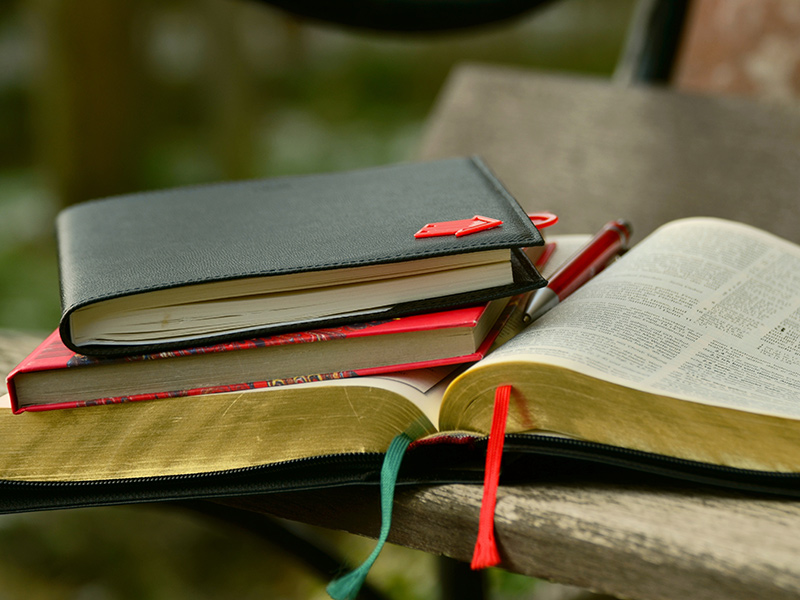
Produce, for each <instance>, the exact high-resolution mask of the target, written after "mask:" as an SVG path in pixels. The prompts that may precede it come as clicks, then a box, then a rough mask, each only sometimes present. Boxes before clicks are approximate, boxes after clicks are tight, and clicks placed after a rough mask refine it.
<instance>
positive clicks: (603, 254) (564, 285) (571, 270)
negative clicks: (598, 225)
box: [522, 220, 633, 323]
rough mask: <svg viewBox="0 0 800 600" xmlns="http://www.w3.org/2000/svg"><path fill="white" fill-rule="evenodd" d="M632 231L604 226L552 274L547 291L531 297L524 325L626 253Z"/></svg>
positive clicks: (625, 226) (626, 227)
mask: <svg viewBox="0 0 800 600" xmlns="http://www.w3.org/2000/svg"><path fill="white" fill-rule="evenodd" d="M632 231H633V229H632V228H631V225H630V223H628V222H627V221H623V220H618V221H611V222H609V223H606V224H605V226H604V227H603V229H601V230H600V232H599V233H598V234H597V235H596V236H594V237H593V238H592V239H591V240H590V241H589V243H588V244H586V245H585V246H584V247H583V248H581V249H580V250H578V252H576V253H575V254H574V255H573V256H572V257H571V258H570V259H569V260H568V261H567V262H566V263H564V265H563V266H562V267H561V268H560V269H559V270H558V271H556V272H555V273H554V274H553V276H552V277H551V278H550V282H549V283H548V284H547V287H543V288H541V289H538V290H536V291H535V292H534V293H533V295H532V296H531V298H530V300H528V305H527V306H526V307H525V314H524V315H523V317H522V320H523V321H524V322H525V323H530V322H532V321H535V320H536V319H538V318H539V317H541V316H542V315H543V314H544V313H546V312H547V311H548V310H550V309H551V308H553V307H554V306H556V305H557V304H558V303H559V302H561V301H562V300H563V299H564V298H566V297H567V296H569V295H570V294H571V293H572V292H574V291H575V290H577V289H578V288H579V287H581V286H582V285H583V284H584V283H586V282H587V281H589V280H590V279H591V278H592V277H594V276H595V275H597V274H598V273H599V272H600V271H602V270H603V269H604V268H605V267H606V266H607V265H608V264H609V263H610V262H611V260H612V259H613V258H615V257H616V256H617V255H619V254H621V253H622V252H623V251H625V250H626V249H627V247H628V242H629V241H630V238H631V233H632Z"/></svg>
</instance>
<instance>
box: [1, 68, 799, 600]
mask: <svg viewBox="0 0 800 600" xmlns="http://www.w3.org/2000/svg"><path fill="white" fill-rule="evenodd" d="M472 153H477V154H480V155H482V156H483V157H484V158H485V159H486V160H487V162H488V163H489V164H490V165H491V166H492V168H493V169H494V170H495V171H496V172H497V174H498V175H499V176H500V177H501V179H503V180H504V181H505V182H506V183H507V185H508V186H509V188H510V189H511V191H512V192H513V193H514V194H515V195H516V196H517V197H518V199H519V200H520V201H521V202H522V203H523V205H524V206H525V208H527V209H529V210H543V209H551V210H553V211H555V212H557V213H558V214H559V215H560V216H561V217H562V224H561V225H560V226H559V233H572V232H584V233H585V232H591V231H594V230H595V229H598V228H599V227H600V225H602V224H603V223H604V222H605V221H607V220H608V219H610V218H613V217H625V218H628V219H630V220H631V221H632V222H633V223H634V226H635V227H636V229H637V232H638V233H639V235H638V236H637V237H639V239H641V238H640V236H641V235H643V234H645V233H646V232H649V231H650V230H652V229H653V228H655V227H656V226H657V225H659V224H661V223H663V222H664V221H667V220H670V219H672V218H677V217H680V216H684V215H696V214H711V215H718V216H723V217H729V218H733V219H738V220H745V221H750V222H752V223H754V224H755V225H757V226H759V227H762V228H765V229H768V230H771V231H773V232H775V233H778V234H779V235H783V236H784V237H787V238H789V239H792V240H793V241H795V242H800V227H798V225H800V214H799V213H798V210H797V209H798V190H800V169H798V168H797V165H798V164H800V113H798V112H796V111H792V110H789V109H780V108H778V107H771V106H760V105H754V104H750V103H747V102H742V101H735V100H730V99H721V98H702V97H692V96H686V95H680V94H677V93H673V92H667V91H664V90H645V89H623V88H617V87H614V86H612V85H610V84H609V83H607V82H604V81H600V80H585V79H580V78H574V77H569V76H566V77H565V76H552V75H544V74H538V73H529V72H524V71H517V70H508V69H497V68H490V67H482V66H467V67H464V68H461V69H459V70H458V71H457V72H455V73H454V75H453V76H452V78H451V79H450V81H449V82H448V84H447V86H446V87H445V89H444V92H443V94H442V96H441V98H440V101H439V103H438V105H437V106H436V108H435V110H434V111H433V113H432V115H431V120H430V123H429V124H428V128H427V134H426V137H425V140H424V143H423V146H422V150H421V153H420V156H421V157H423V158H435V157H443V156H450V155H463V154H472ZM37 341H38V340H37V339H36V338H33V337H30V336H25V335H21V334H11V333H5V334H1V335H0V371H3V372H5V371H8V370H9V369H10V367H11V366H12V365H13V364H14V363H15V362H16V361H17V360H19V359H20V358H21V357H22V356H24V355H25V353H27V351H29V350H30V349H31V348H32V347H33V345H35V343H36V342H37ZM537 475H538V474H537V472H536V469H535V467H534V468H532V472H531V475H530V481H529V482H528V483H526V484H525V485H518V486H503V487H501V489H500V491H499V495H498V503H497V511H496V532H497V538H498V542H499V546H500V551H501V555H502V558H503V563H502V566H503V567H504V568H506V569H508V570H510V571H514V572H518V573H523V574H526V575H531V576H535V577H541V578H544V579H549V580H552V581H556V582H561V583H567V584H573V585H576V586H580V587H583V588H586V589H589V590H594V591H597V592H602V593H607V594H613V595H617V596H623V597H630V598H641V599H675V600H679V599H680V600H683V599H685V598H693V599H696V600H697V599H720V600H722V599H725V600H731V599H738V598H741V599H745V598H748V599H749V598H770V599H775V600H777V599H781V598H787V599H788V598H797V597H798V596H800V535H798V533H800V502H797V501H793V500H788V499H783V498H777V497H766V496H753V495H747V494H743V493H738V492H734V491H728V490H720V489H712V488H701V487H697V486H694V485H690V484H686V483H681V482H671V481H653V480H645V479H644V478H643V477H642V476H638V475H635V474H627V475H624V474H620V473H616V474H614V475H613V476H610V477H593V476H592V477H584V478H572V479H570V478H569V477H561V478H554V477H552V476H548V477H543V476H540V477H537ZM480 499H481V489H480V488H479V487H478V486H469V485H441V486H426V487H412V488H403V489H400V490H399V492H398V494H397V498H396V502H395V512H394V522H393V528H392V533H391V536H390V541H391V542H394V543H396V544H401V545H404V546H408V547H412V548H417V549H421V550H424V551H426V552H429V553H433V554H440V555H445V556H449V557H453V558H455V559H458V560H463V561H467V560H469V558H470V556H471V552H472V547H473V544H474V540H475V535H476V531H477V522H478V511H479V505H480ZM377 500H378V498H377V490H376V489H374V488H369V489H362V488H358V487H353V488H342V489H334V490H326V491H324V492H322V491H317V492H296V493H285V494H273V495H265V496H253V497H240V498H230V499H226V500H224V501H219V502H217V503H215V505H216V506H220V507H225V508H229V509H234V510H243V511H245V512H246V513H252V514H269V515H275V516H279V517H285V518H288V519H293V520H297V521H302V522H305V523H311V524H315V525H321V526H325V527H330V528H335V529H343V530H346V531H350V532H354V533H357V534H362V535H368V536H375V535H377V532H378V529H379V514H378V501H377Z"/></svg>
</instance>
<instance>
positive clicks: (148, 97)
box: [0, 0, 633, 600]
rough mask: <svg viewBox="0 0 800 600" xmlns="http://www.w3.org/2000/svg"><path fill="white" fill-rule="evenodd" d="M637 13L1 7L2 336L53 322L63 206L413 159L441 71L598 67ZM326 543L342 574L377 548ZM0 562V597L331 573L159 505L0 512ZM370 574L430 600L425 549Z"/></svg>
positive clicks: (54, 0)
mask: <svg viewBox="0 0 800 600" xmlns="http://www.w3.org/2000/svg"><path fill="white" fill-rule="evenodd" d="M332 1H333V0H332ZM632 7H633V0H562V1H560V2H555V3H553V4H552V5H550V6H548V7H546V8H544V9H540V10H537V11H534V12H531V13H530V14H528V15H525V16H523V17H521V18H519V19H517V20H515V21H513V22H508V23H502V24H498V25H495V26H492V27H489V28H486V29H476V30H471V31H465V32H459V33H451V34H447V35H439V36H431V35H416V36H414V35H406V36H401V35H392V34H381V35H379V34H375V33H368V32H364V31H348V30H342V29H338V28H335V27H330V26H324V25H321V24H312V23H306V22H302V21H299V20H297V19H295V18H294V17H292V16H290V15H287V14H285V13H282V12H279V11H277V10H275V9H273V8H271V7H269V6H267V5H263V4H259V3H248V2H243V1H238V0H201V1H191V2H190V1H189V0H164V1H156V0H141V1H138V2H136V1H134V0H114V1H113V2H108V0H83V1H82V2H79V3H76V2H69V1H68V0H7V1H6V2H4V3H2V4H0V329H2V328H11V329H24V330H33V331H39V332H42V333H43V334H44V333H46V332H48V331H50V330H52V329H53V328H54V327H55V326H56V324H57V322H58V316H59V312H60V307H59V296H58V280H57V266H56V255H55V242H54V237H53V220H54V218H55V215H56V213H57V211H58V210H59V209H60V207H62V206H63V205H65V204H67V203H70V202H74V201H80V200H84V199H88V198H91V197H96V196H98V195H105V194H111V193H124V192H130V191H136V190H144V189H155V188H160V187H168V186H175V185H182V184H193V183H200V182H205V181H214V180H223V179H235V178H242V177H262V176H274V175H285V174H294V173H306V172H313V171H326V170H338V169H347V168H356V167H362V166H368V165H373V164H382V163H388V162H393V161H399V160H408V159H412V158H413V157H414V153H415V149H416V147H417V145H418V143H419V140H420V136H421V133H422V131H423V129H424V126H425V119H426V116H427V115H428V113H429V112H430V110H431V108H432V106H433V104H434V102H435V99H436V94H437V93H438V91H439V90H440V89H441V87H442V85H443V83H444V82H445V80H446V77H447V74H448V72H449V71H450V69H451V68H452V67H453V65H455V64H457V63H459V62H461V61H483V62H496V63H502V64H504V65H516V66H521V67H529V68H539V69H549V70H557V71H573V72H580V73H591V74H596V75H601V76H603V75H608V74H610V73H611V71H612V69H613V67H614V65H615V63H616V61H617V59H618V56H619V52H620V49H621V45H622V42H623V39H624V35H625V31H626V28H627V26H628V21H629V17H630V13H631V11H632ZM120 15H125V18H121V17H120ZM70 40H72V42H70ZM76 40H77V41H78V42H80V44H77V43H76ZM108 40H112V41H113V47H110V46H109V41H108ZM78 46H80V47H78ZM104 70H105V71H104ZM121 90H122V91H124V92H125V93H124V94H121ZM107 98H113V99H114V100H113V102H112V101H111V100H108V99H107ZM98 107H99V108H98ZM120 157H122V158H120ZM320 535H326V534H324V533H321V534H320ZM327 535H330V536H331V541H333V542H339V543H340V545H341V546H342V547H343V548H346V550H345V551H344V552H346V553H347V555H348V557H349V558H351V559H352V560H353V562H354V563H357V562H358V561H359V560H360V559H361V558H363V557H364V556H366V554H368V552H369V549H370V548H371V543H370V542H368V541H367V540H360V539H354V538H352V537H344V538H343V537H342V536H337V535H335V534H327ZM0 552H2V554H3V556H4V558H3V560H2V561H0V582H2V583H0V589H2V592H0V598H26V599H30V598H81V599H102V600H105V599H117V598H119V599H126V598H137V599H139V598H145V599H147V598H152V599H160V598H175V597H191V598H228V597H237V598H256V597H259V598H317V597H319V598H324V597H326V596H325V594H324V583H325V582H319V581H317V580H315V579H314V578H308V577H304V576H303V574H304V571H303V569H302V568H301V567H300V566H298V565H296V564H295V563H293V562H292V561H291V560H288V559H286V558H284V557H282V556H280V554H279V553H276V552H275V551H274V550H273V549H270V548H269V547H268V546H265V544H263V543H262V542H260V541H255V540H253V539H251V538H249V537H248V536H247V535H245V534H240V533H238V532H231V531H228V530H223V529H221V528H220V527H217V526H212V525H209V524H207V523H204V522H198V521H197V520H196V519H190V518H188V517H187V516H185V515H182V514H179V513H175V512H171V511H158V510H153V509H146V508H126V509H122V508H119V509H91V510H83V511H67V512H57V513H47V514H33V515H19V516H6V517H2V518H0ZM371 578H374V580H375V581H377V582H379V583H378V584H376V585H377V586H378V587H380V588H381V589H383V590H385V591H387V592H388V593H390V594H391V595H392V597H394V598H430V597H433V596H435V560H434V558H433V557H430V556H426V555H423V554H421V553H418V552H413V551H410V550H406V549H403V548H393V547H389V548H387V549H386V550H385V551H384V554H383V555H382V557H381V559H379V560H378V562H377V563H376V565H375V567H374V569H373V573H372V574H371ZM491 581H492V590H493V597H495V598H509V599H510V598H523V597H528V596H529V594H530V590H531V584H530V581H529V580H527V579H526V578H514V577H511V576H504V575H503V574H502V573H493V576H492V578H491Z"/></svg>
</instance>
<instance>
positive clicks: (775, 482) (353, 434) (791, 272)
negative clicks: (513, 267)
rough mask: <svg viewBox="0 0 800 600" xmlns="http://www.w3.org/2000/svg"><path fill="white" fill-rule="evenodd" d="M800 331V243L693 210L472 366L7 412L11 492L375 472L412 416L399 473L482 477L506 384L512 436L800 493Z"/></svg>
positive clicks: (41, 498) (319, 481)
mask: <svg viewBox="0 0 800 600" xmlns="http://www.w3.org/2000/svg"><path fill="white" fill-rule="evenodd" d="M518 316H519V315H518ZM508 327H509V328H511V330H514V329H515V328H516V329H519V328H521V318H519V319H517V320H515V319H512V320H511V321H510V322H509V325H508ZM506 337H507V336H506ZM799 340H800V247H798V246H796V245H794V244H791V243H788V242H786V241H784V240H781V239H778V238H776V237H774V236H772V235H770V234H767V233H764V232H762V231H759V230H756V229H754V228H752V227H749V226H746V225H741V224H736V223H731V222H726V221H721V220H717V219H706V218H696V219H687V220H681V221H677V222H674V223H671V224H668V225H666V226H664V227H663V228H661V229H659V230H658V231H656V232H655V233H654V234H652V235H651V236H649V237H648V238H647V239H646V240H644V241H642V242H641V243H639V244H638V245H637V246H636V247H634V248H633V249H632V250H631V251H630V252H628V253H627V254H626V255H625V256H623V257H622V258H621V259H620V260H618V261H617V262H616V263H614V264H613V265H611V266H610V267H609V268H607V269H606V270H604V271H603V272H602V273H601V274H600V275H598V276H597V277H596V278H595V279H593V280H592V281H590V282H589V283H588V284H586V285H585V286H584V287H582V288H581V289H580V290H579V291H578V292H576V293H575V294H574V295H572V296H571V297H569V298H568V299H566V300H565V301H564V302H562V303H561V304H560V305H558V306H557V307H556V308H554V309H553V310H551V311H550V312H549V313H547V314H546V315H545V316H544V317H542V318H541V319H539V320H538V321H536V322H534V323H533V324H532V325H531V326H529V327H527V328H524V329H523V330H521V331H519V333H517V334H516V335H515V336H514V337H513V338H512V339H511V340H510V341H507V342H506V343H504V344H503V345H501V346H500V347H499V348H497V349H496V350H494V351H493V352H491V353H490V354H489V356H488V357H487V358H485V359H483V360H481V361H479V362H478V363H476V364H475V365H473V366H471V367H469V368H467V369H466V370H465V371H463V372H461V373H457V372H450V371H448V370H447V369H445V370H444V371H441V370H438V371H437V370H434V371H424V372H423V371H417V372H414V373H409V374H407V375H398V376H394V377H391V378H386V377H361V378H353V379H346V380H336V381H329V382H313V383H308V384H299V385H291V386H285V387H282V388H270V389H264V390H252V391H246V392H237V393H227V394H212V395H208V396H197V397H190V398H175V399H168V400H163V401H153V402H145V403H134V404H121V405H114V406H105V407H87V408H82V409H80V410H74V411H73V410H66V411H49V412H41V413H25V414H22V415H18V416H12V415H11V414H10V412H8V413H7V414H0V435H2V438H3V448H2V449H1V450H0V480H2V481H0V490H2V494H0V510H3V511H12V510H22V509H30V507H32V506H33V507H53V506H64V505H69V506H76V505H81V504H93V503H94V504H96V503H101V502H119V501H131V500H132V499H136V500H144V499H163V498H180V497H187V496H215V495H232V494H243V493H261V492H264V491H270V490H276V489H289V488H297V487H313V486H322V485H333V484H338V483H353V482H376V481H377V480H378V478H379V475H378V473H379V468H380V457H381V456H382V453H383V452H385V450H386V448H387V447H388V445H389V443H390V442H391V440H392V439H393V438H395V436H397V435H398V434H399V433H401V432H408V431H414V432H416V433H415V436H416V437H417V442H416V443H415V444H413V445H412V447H411V449H410V450H409V452H408V458H409V459H410V460H409V463H408V464H409V465H410V467H414V471H413V472H410V471H405V472H401V481H403V480H404V479H405V480H406V481H424V480H426V479H428V480H431V481H446V480H452V481H462V480H467V479H470V477H472V478H473V479H474V480H477V481H479V480H480V477H481V474H480V465H481V461H480V456H478V457H477V458H478V460H477V461H475V462H474V464H473V465H472V470H470V468H468V467H469V465H465V464H464V462H463V461H462V458H464V460H466V457H467V456H468V455H469V454H470V453H471V452H472V453H473V454H475V448H477V449H478V452H477V454H478V455H480V451H481V450H480V449H481V448H482V446H481V444H483V443H484V442H485V438H486V436H487V435H488V433H489V431H490V427H491V420H492V409H493V404H494V398H495V390H496V389H497V387H498V386H502V385H511V401H510V410H509V416H508V426H507V430H506V431H507V434H509V435H508V436H507V444H506V448H507V449H512V450H513V451H515V452H529V453H531V454H548V455H551V456H552V455H561V456H570V457H573V458H575V457H579V458H584V459H587V460H593V461H600V462H610V463H612V464H618V465H625V466H628V467H633V468H642V469H644V470H650V471H655V472H660V473H666V474H670V475H673V476H678V477H687V478H690V479H694V480H701V481H710V482H714V483H722V484H731V485H739V486H742V487H745V488H749V489H758V490H771V489H776V490H778V491H782V492H785V493H794V494H798V493H800V444H798V443H797V440H798V439H800V402H799V401H798V400H800V391H798V390H800V347H799V346H798V341H799ZM417 453H418V456H424V457H425V459H424V460H414V459H413V458H414V456H415V454H417ZM473 458H474V456H473ZM467 462H468V461H467ZM404 468H405V467H404ZM470 474H472V475H470Z"/></svg>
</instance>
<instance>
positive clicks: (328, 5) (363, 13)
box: [260, 0, 553, 32]
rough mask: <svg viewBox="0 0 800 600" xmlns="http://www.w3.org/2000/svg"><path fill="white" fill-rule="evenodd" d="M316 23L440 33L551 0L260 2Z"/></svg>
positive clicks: (495, 19)
mask: <svg viewBox="0 0 800 600" xmlns="http://www.w3.org/2000/svg"><path fill="white" fill-rule="evenodd" d="M260 1H262V2H266V3H267V4H272V5H273V6H277V7H279V8H281V9H283V10H286V11H288V12H290V13H292V14H294V15H297V16H300V17H305V18H310V19H313V20H315V21H321V22H326V23H333V24H336V25H344V26H347V27H356V28H359V29H375V30H380V31H396V32H423V31H427V32H440V31H450V30H456V29H464V28H468V27H476V26H480V25H487V24H490V23H496V22H499V21H505V20H508V19H512V18H514V17H517V16H519V15H521V14H522V13H525V12H527V11H529V10H532V9H534V8H537V7H539V6H543V5H545V4H550V3H551V2H552V1H553V0H260Z"/></svg>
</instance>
